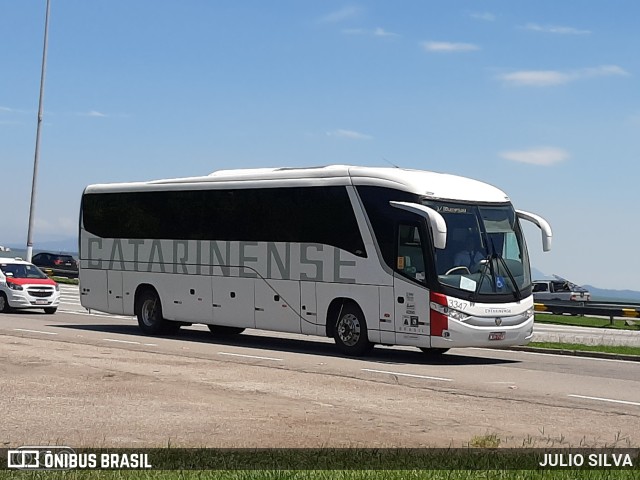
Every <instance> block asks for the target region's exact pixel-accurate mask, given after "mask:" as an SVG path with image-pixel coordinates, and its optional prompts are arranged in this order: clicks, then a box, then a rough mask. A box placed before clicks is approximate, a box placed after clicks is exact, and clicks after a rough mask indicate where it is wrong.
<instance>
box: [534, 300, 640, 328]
mask: <svg viewBox="0 0 640 480" xmlns="http://www.w3.org/2000/svg"><path fill="white" fill-rule="evenodd" d="M534 309H535V311H536V312H546V313H556V314H562V313H570V314H573V315H599V316H603V317H609V320H610V321H611V323H613V319H614V318H615V317H623V318H639V317H640V303H621V302H574V301H563V300H553V301H547V302H535V303H534Z"/></svg>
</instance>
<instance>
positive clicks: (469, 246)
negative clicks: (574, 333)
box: [453, 236, 485, 272]
mask: <svg viewBox="0 0 640 480" xmlns="http://www.w3.org/2000/svg"><path fill="white" fill-rule="evenodd" d="M484 258H485V257H484V255H483V254H482V252H480V249H479V248H477V247H476V245H475V242H474V240H473V237H471V236H469V237H467V238H466V239H465V241H464V248H463V249H462V250H460V251H459V252H458V253H456V256H455V257H454V258H453V264H454V265H455V266H456V267H466V268H468V269H469V271H470V272H471V271H472V270H474V267H475V266H476V265H478V264H479V263H480V262H481V261H482V260H484Z"/></svg>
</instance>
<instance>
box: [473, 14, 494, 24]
mask: <svg viewBox="0 0 640 480" xmlns="http://www.w3.org/2000/svg"><path fill="white" fill-rule="evenodd" d="M469 16H470V17H471V18H475V19H476V20H484V21H485V22H495V21H496V16H495V15H494V14H493V13H489V12H481V13H470V14H469Z"/></svg>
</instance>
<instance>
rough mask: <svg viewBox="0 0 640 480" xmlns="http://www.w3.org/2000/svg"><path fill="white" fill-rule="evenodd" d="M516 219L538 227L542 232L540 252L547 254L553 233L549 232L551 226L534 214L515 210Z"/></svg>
mask: <svg viewBox="0 0 640 480" xmlns="http://www.w3.org/2000/svg"><path fill="white" fill-rule="evenodd" d="M516 214H517V215H518V218H519V219H521V220H526V221H528V222H531V223H533V224H535V225H537V226H538V228H539V229H540V230H541V232H542V250H543V251H545V252H548V251H549V250H551V240H552V239H553V233H552V232H551V225H549V222H547V221H546V220H545V219H544V218H542V217H541V216H540V215H536V214H535V213H529V212H525V211H523V210H516Z"/></svg>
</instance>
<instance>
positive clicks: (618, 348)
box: [527, 342, 640, 356]
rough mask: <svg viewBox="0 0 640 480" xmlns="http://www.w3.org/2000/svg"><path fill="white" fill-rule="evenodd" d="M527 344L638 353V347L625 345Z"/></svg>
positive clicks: (543, 346) (584, 350) (591, 350)
mask: <svg viewBox="0 0 640 480" xmlns="http://www.w3.org/2000/svg"><path fill="white" fill-rule="evenodd" d="M527 346H529V347H538V348H551V349H554V350H580V351H583V352H600V353H611V354H617V355H639V356H640V347H629V346H626V345H583V344H580V343H556V342H531V343H530V344H528V345H527Z"/></svg>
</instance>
